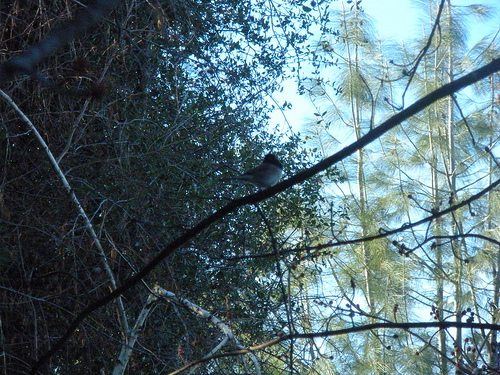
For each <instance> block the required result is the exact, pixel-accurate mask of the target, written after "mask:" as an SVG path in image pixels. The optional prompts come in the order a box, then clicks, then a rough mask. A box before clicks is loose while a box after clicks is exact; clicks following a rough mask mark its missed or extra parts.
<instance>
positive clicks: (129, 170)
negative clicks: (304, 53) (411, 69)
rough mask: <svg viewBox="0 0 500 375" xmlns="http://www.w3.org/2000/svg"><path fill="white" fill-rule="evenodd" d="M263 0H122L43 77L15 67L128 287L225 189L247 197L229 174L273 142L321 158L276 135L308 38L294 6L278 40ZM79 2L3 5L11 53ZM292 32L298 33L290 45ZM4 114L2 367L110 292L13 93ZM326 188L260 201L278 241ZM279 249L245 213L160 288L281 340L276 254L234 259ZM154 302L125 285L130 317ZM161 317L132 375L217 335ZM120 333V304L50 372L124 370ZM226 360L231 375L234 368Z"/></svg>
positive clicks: (156, 277)
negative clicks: (282, 95)
mask: <svg viewBox="0 0 500 375" xmlns="http://www.w3.org/2000/svg"><path fill="white" fill-rule="evenodd" d="M295 5H296V4H292V3H290V4H288V5H286V6H287V7H290V9H295V12H298V13H296V14H295V15H294V16H293V17H297V19H299V20H301V22H302V23H304V25H305V26H307V24H308V23H309V22H310V21H311V18H310V17H309V16H307V17H306V16H305V15H304V13H303V11H300V9H302V6H301V4H298V5H299V6H298V7H297V8H295ZM266 6H267V5H266V4H260V5H259V6H255V4H254V5H251V3H250V2H246V1H243V2H242V1H229V2H228V1H210V2H208V1H191V2H190V1H188V2H181V3H178V2H170V1H152V2H125V4H123V5H121V6H119V7H118V8H117V9H116V10H115V11H113V12H112V13H111V15H109V16H108V17H106V18H105V20H102V21H101V22H99V24H98V25H97V26H95V27H93V29H92V30H89V31H88V32H87V33H86V34H85V36H83V37H82V38H80V39H77V40H74V41H73V42H71V43H70V44H69V45H68V46H66V47H63V48H62V49H61V50H59V51H58V52H57V53H56V54H54V55H53V56H51V57H50V58H48V59H46V60H45V61H44V62H43V63H42V64H39V65H38V66H37V67H36V69H37V74H38V78H36V77H26V76H23V77H18V78H17V79H16V80H15V81H13V82H11V83H10V86H8V87H7V88H6V91H7V92H8V93H9V95H10V96H11V97H12V98H13V100H14V101H15V102H16V103H17V104H18V105H19V107H20V108H21V109H22V110H23V111H24V113H25V114H26V115H27V116H28V117H29V118H30V119H31V121H32V122H33V123H34V124H35V126H36V127H37V129H38V130H39V132H40V133H41V134H42V136H43V137H44V139H45V140H46V142H47V144H48V145H49V148H50V150H51V152H52V153H53V154H54V156H55V157H56V158H59V157H60V167H61V169H62V170H63V172H64V173H65V175H66V177H67V179H68V180H69V182H70V184H71V186H72V188H73V190H74V192H75V194H76V196H77V197H78V199H79V200H80V202H81V203H82V206H83V208H84V209H85V211H86V212H87V214H88V216H89V217H90V218H91V221H92V223H93V225H94V226H95V229H96V231H97V232H98V236H99V238H100V240H101V242H102V244H103V246H104V249H105V251H106V255H107V257H108V262H109V264H110V266H111V269H112V271H113V273H114V275H115V277H116V280H117V282H118V284H121V283H122V282H123V281H124V280H125V279H127V278H128V277H130V276H131V275H133V274H134V273H135V271H136V270H137V269H140V268H141V267H142V266H144V265H145V264H146V263H147V262H148V261H149V260H150V259H151V258H152V257H154V256H155V255H156V254H157V253H158V252H159V251H160V250H161V249H162V247H163V246H164V245H165V244H166V243H168V241H170V240H171V239H172V238H173V237H174V236H176V235H179V234H180V233H182V232H183V231H184V230H185V229H187V228H189V227H191V226H192V225H194V224H195V223H197V222H198V221H199V220H201V219H202V218H204V217H206V216H207V215H208V214H210V213H212V212H213V211H214V210H216V209H217V208H219V207H220V206H221V205H223V204H224V203H225V202H227V200H228V199H233V198H235V197H237V196H240V195H243V194H247V193H249V192H250V191H251V190H249V189H246V188H245V187H236V186H234V185H229V184H228V183H227V181H224V180H223V178H225V177H230V176H233V175H234V174H235V173H236V171H235V169H237V170H243V169H245V168H246V167H248V166H249V165H251V164H253V163H255V162H257V161H260V159H261V157H262V156H263V155H264V154H265V153H266V152H269V151H271V150H272V151H273V152H275V153H277V154H278V155H279V157H280V159H281V160H282V161H283V163H284V164H285V165H286V174H288V175H290V174H292V173H294V172H296V171H297V170H299V169H300V168H302V167H303V166H305V165H306V164H307V160H308V159H307V155H304V154H301V153H300V145H299V142H298V138H293V137H291V136H289V135H286V134H283V135H282V134H280V135H272V134H270V133H268V131H267V125H268V124H267V121H268V117H267V112H268V110H269V108H268V105H267V103H266V101H265V97H266V95H267V94H269V93H272V92H273V91H274V90H275V89H276V88H277V87H278V83H279V82H280V79H281V77H282V76H283V74H284V73H283V69H284V64H285V60H286V59H285V56H286V55H287V54H289V53H290V51H292V50H293V49H292V48H291V47H293V48H294V50H295V53H296V52H297V51H298V48H299V46H300V42H301V41H302V40H303V39H304V35H303V34H301V33H304V31H303V30H301V31H299V32H298V33H295V32H294V31H292V30H293V28H292V27H291V26H290V25H289V23H290V22H291V20H290V17H291V14H293V13H289V14H288V15H287V19H284V22H283V23H282V24H281V25H280V24H279V23H278V24H274V25H273V27H274V29H273V30H275V31H276V30H277V28H281V31H282V33H283V34H282V35H279V36H278V35H276V34H273V32H271V25H270V21H269V17H268V14H269V12H270V10H269V9H267V8H266ZM77 9H78V5H77V4H76V3H73V2H65V1H56V2H44V1H41V2H36V3H34V2H27V3H26V2H22V1H12V2H9V3H5V2H4V3H2V5H1V14H0V26H1V29H0V32H1V33H2V36H1V37H0V39H1V40H2V51H3V52H4V58H11V57H13V56H15V55H16V54H17V53H18V52H19V51H22V50H25V49H26V48H27V47H28V46H29V45H32V44H33V43H35V42H36V41H37V40H39V39H40V38H41V37H43V36H44V35H46V34H47V33H48V32H49V31H50V30H52V29H53V27H55V26H56V25H59V24H60V23H61V19H60V18H61V17H63V18H68V17H70V16H72V15H74V14H75V13H76V11H77ZM304 9H305V8H304ZM307 12H308V13H309V12H310V9H308V10H307ZM279 16H280V15H279ZM277 20H278V18H276V19H273V21H272V22H276V21H277ZM285 37H286V38H287V42H286V43H281V42H283V41H282V40H281V41H280V40H278V39H279V38H285ZM292 44H293V45H292ZM270 46H272V48H270ZM40 77H43V78H40ZM0 108H1V113H2V127H1V134H2V140H1V145H0V152H1V154H2V155H4V158H3V166H2V167H3V169H2V171H3V172H2V184H1V185H0V215H1V221H0V241H1V244H2V248H1V253H0V284H1V286H0V293H1V299H0V301H1V305H0V306H1V310H2V322H3V325H2V330H3V331H2V338H3V340H4V341H3V342H2V345H3V347H2V350H4V351H5V353H7V356H6V357H5V358H7V359H6V361H5V362H2V364H1V366H6V368H3V367H2V370H3V372H8V373H25V372H27V371H28V369H29V367H30V365H31V364H32V361H34V360H36V358H37V357H38V356H40V355H41V354H43V353H44V352H45V351H46V350H47V349H48V348H49V347H50V346H51V345H52V344H53V342H54V338H57V337H60V336H61V335H62V334H63V332H64V331H65V329H66V327H67V326H68V325H69V323H70V322H71V321H72V319H73V318H74V315H75V314H77V313H78V312H79V311H81V310H83V309H84V308H85V306H87V305H88V304H89V303H90V302H92V301H95V300H96V299H97V298H99V297H101V296H102V295H104V294H106V293H107V292H108V291H109V288H110V285H109V279H108V277H107V275H106V273H105V272H104V270H103V266H102V264H101V259H100V256H99V253H98V252H97V250H96V247H95V244H94V243H93V241H92V239H91V237H90V236H89V233H88V230H87V229H86V227H85V225H84V221H83V220H82V218H81V217H79V215H78V213H77V210H76V209H75V208H74V206H73V204H72V202H71V200H70V198H69V197H68V194H67V193H66V192H65V191H64V189H63V188H62V185H61V183H60V181H59V180H58V178H57V175H56V173H55V172H54V170H53V168H52V166H51V165H50V163H49V161H48V158H47V155H46V154H45V152H44V151H43V150H42V148H41V146H40V145H39V144H38V142H37V141H36V139H35V138H34V137H33V135H32V134H31V133H30V132H28V128H27V126H26V124H25V123H24V122H23V121H22V120H21V119H20V118H19V116H18V114H17V113H16V112H15V111H14V110H13V109H12V108H11V107H9V106H8V105H7V104H6V103H5V102H3V101H2V102H0ZM317 191H318V189H317V187H316V185H315V184H314V183H313V182H311V183H310V184H309V185H304V187H303V188H301V189H300V190H299V189H298V190H294V191H290V192H287V193H286V194H283V195H281V196H278V197H275V198H273V199H271V200H269V201H266V202H265V203H263V204H262V205H261V208H262V211H263V212H264V215H265V216H266V218H267V219H268V220H269V222H270V223H271V226H272V231H273V235H274V236H275V237H276V238H277V245H278V246H279V247H281V246H283V244H284V241H285V239H286V231H288V230H291V229H290V228H292V230H293V228H300V227H301V226H303V225H304V221H307V220H310V219H311V217H312V216H313V215H314V204H315V203H314V202H316V201H317V199H318V196H317ZM304 206H305V207H308V208H307V210H305V211H304V210H303V208H304ZM266 253H268V254H271V255H272V254H273V253H274V250H273V247H272V246H271V238H270V235H269V230H268V228H267V227H266V225H265V224H264V221H263V218H262V216H261V215H260V214H259V213H258V212H257V211H256V210H255V209H254V208H252V207H246V208H244V209H242V210H240V211H239V212H238V213H236V214H234V215H232V216H230V217H228V218H227V219H226V220H223V221H221V222H219V223H217V225H215V226H213V227H212V228H210V230H208V231H207V232H205V233H204V235H203V236H200V237H198V238H195V239H194V240H193V241H192V242H191V243H189V245H188V246H186V247H184V248H182V249H179V251H178V252H177V253H176V254H174V256H172V257H170V258H169V259H168V260H167V262H165V263H164V264H162V265H161V266H160V267H158V268H157V269H156V270H155V271H154V272H153V273H152V274H151V275H150V276H149V277H148V279H147V280H146V282H147V283H148V285H150V286H152V285H153V284H155V283H158V284H160V285H161V286H162V287H164V288H165V289H168V290H171V291H172V292H174V293H178V294H179V295H181V296H183V297H185V298H188V299H189V300H191V301H192V302H194V303H197V304H198V305H200V306H202V307H203V308H204V309H206V310H209V311H211V312H213V314H216V315H217V316H218V317H219V318H221V319H227V320H228V321H229V322H231V327H232V329H234V330H235V332H238V333H243V332H244V333H245V334H244V335H240V340H242V341H245V342H244V343H245V344H251V343H254V342H258V341H259V340H261V339H264V338H267V337H268V333H269V332H268V331H269V330H270V329H271V327H270V323H269V322H268V319H269V312H271V311H272V312H276V311H279V310H280V309H283V307H282V297H281V296H280V294H279V293H277V292H273V293H274V294H272V295H271V293H270V290H269V288H271V287H273V288H274V289H275V290H279V289H278V288H277V286H276V281H272V282H271V281H268V282H263V281H262V280H263V279H265V278H267V277H268V275H269V274H271V275H273V273H274V272H276V270H275V258H274V257H272V256H270V257H267V258H257V259H251V258H250V259H245V260H243V259H241V260H238V259H237V258H238V257H241V256H243V255H251V254H266ZM147 295H148V290H147V289H146V288H145V287H144V286H142V285H141V286H137V287H136V288H133V290H130V291H128V292H127V293H126V294H125V296H124V301H125V307H126V312H127V314H128V318H129V320H130V322H129V323H130V324H131V325H133V323H134V319H135V318H136V317H137V315H138V313H139V311H140V310H141V308H142V307H143V304H144V302H145V300H146V298H147ZM146 326H147V327H146V328H145V329H144V332H142V333H143V336H141V338H140V342H141V345H140V346H139V347H138V348H137V349H138V352H137V353H135V354H134V356H133V357H132V360H131V361H132V362H131V366H133V368H134V373H135V374H156V373H158V372H159V371H167V370H173V369H176V368H178V367H180V366H182V365H183V364H184V363H185V361H191V360H194V359H197V358H200V357H201V356H203V355H205V354H206V353H207V352H208V351H209V350H210V349H211V348H213V346H215V345H216V343H217V339H216V337H217V335H219V334H220V332H219V331H218V329H216V328H215V327H213V326H210V325H209V324H207V322H206V321H200V319H199V318H198V317H196V316H194V315H193V314H192V313H190V312H188V311H186V310H185V309H183V308H179V307H175V308H174V307H172V306H171V305H169V304H167V303H165V304H163V305H161V306H160V307H159V308H158V309H156V310H155V311H154V313H153V315H152V316H151V318H150V320H148V322H147V324H146ZM122 341H123V335H122V332H120V326H119V319H118V317H117V312H116V306H115V305H114V304H111V305H108V306H106V307H105V308H103V309H100V310H98V311H97V312H96V313H95V314H93V315H92V316H91V317H90V318H89V319H87V320H86V323H85V324H83V325H82V326H81V327H80V328H79V329H78V331H77V332H76V333H75V334H74V335H73V336H72V338H71V339H70V341H69V342H68V343H67V345H66V346H65V347H64V350H61V351H59V352H58V353H57V355H56V356H54V357H52V358H51V360H50V363H49V364H48V366H49V367H50V369H51V370H53V369H55V368H56V367H57V368H58V371H59V372H60V373H72V374H84V373H85V374H87V373H98V372H100V371H101V370H103V371H105V372H109V371H111V370H112V368H113V366H114V361H115V360H116V358H117V356H118V353H119V350H120V345H121V343H122ZM181 349H182V350H181ZM181 351H182V353H183V354H182V355H181V354H180V352H181ZM238 363H239V362H238V361H235V363H234V366H235V367H234V369H233V370H234V371H237V370H236V369H237V368H238V366H239V364H238ZM225 366H228V368H231V361H228V362H227V363H226V365H225ZM215 367H217V366H215ZM212 368H214V367H212ZM45 370H46V372H49V370H48V369H47V368H46V369H45ZM45 370H44V371H45ZM233 370H228V373H236V372H233ZM207 371H208V370H207ZM209 372H211V373H221V372H220V371H219V370H217V369H214V370H213V371H209ZM207 373H208V372H207Z"/></svg>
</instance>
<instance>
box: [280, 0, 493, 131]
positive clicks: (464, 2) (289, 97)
mask: <svg viewBox="0 0 500 375" xmlns="http://www.w3.org/2000/svg"><path fill="white" fill-rule="evenodd" d="M342 1H344V2H345V0H338V1H333V2H331V6H332V7H335V6H338V7H340V4H341V3H342ZM417 2H418V1H417V0H363V1H362V7H363V9H364V10H365V12H366V13H367V14H368V15H369V16H370V17H371V18H372V20H373V21H374V26H375V29H376V30H377V33H378V34H379V37H380V39H381V40H387V39H393V40H394V41H396V42H399V43H404V42H405V41H406V40H410V39H411V38H412V36H415V33H418V32H419V29H420V28H421V25H420V22H419V19H418V14H419V11H418V9H417V5H416V3H417ZM452 4H453V5H455V6H468V5H471V4H484V5H488V6H490V7H491V8H494V9H495V11H494V12H493V14H492V17H491V19H490V21H489V22H477V23H475V24H474V27H471V28H470V43H471V45H472V44H475V43H477V42H478V41H479V40H480V39H481V38H483V37H485V36H487V35H494V34H495V33H496V32H497V31H498V30H499V27H500V1H499V0H478V1H472V0H455V1H452ZM296 86H297V85H296V83H295V82H289V83H287V84H286V85H285V89H284V90H283V92H282V93H276V94H275V95H273V97H274V98H275V100H276V101H277V103H279V104H283V103H284V102H285V101H286V102H291V103H292V104H293V108H292V109H291V110H288V111H286V112H285V114H286V120H287V121H288V123H289V124H290V125H291V126H292V128H293V129H294V130H295V131H300V129H301V128H303V126H304V125H307V124H308V123H310V122H311V121H312V120H313V119H314V115H313V112H314V109H313V108H312V106H311V105H310V103H309V100H308V99H307V97H301V96H299V95H298V94H297V88H296ZM406 104H407V105H408V104H411V103H406ZM271 124H272V125H274V124H286V121H285V119H284V118H283V114H282V113H281V112H280V111H275V112H274V113H273V114H272V117H271Z"/></svg>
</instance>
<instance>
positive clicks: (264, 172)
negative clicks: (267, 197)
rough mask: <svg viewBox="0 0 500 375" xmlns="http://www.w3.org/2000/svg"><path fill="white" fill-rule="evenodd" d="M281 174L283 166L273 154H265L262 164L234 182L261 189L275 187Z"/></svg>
mask: <svg viewBox="0 0 500 375" xmlns="http://www.w3.org/2000/svg"><path fill="white" fill-rule="evenodd" d="M282 174H283V165H282V164H281V163H280V162H279V160H278V158H277V157H276V155H274V154H267V155H266V156H265V157H264V161H263V162H262V164H260V165H258V166H256V167H255V168H252V169H250V170H248V171H246V172H245V173H243V174H242V175H240V176H238V177H234V178H233V179H234V180H240V181H244V182H248V183H249V184H252V185H254V186H257V187H258V188H261V189H266V188H268V187H271V186H273V185H276V184H277V183H278V181H279V180H280V178H281V175H282Z"/></svg>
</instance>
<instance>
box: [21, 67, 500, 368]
mask: <svg viewBox="0 0 500 375" xmlns="http://www.w3.org/2000/svg"><path fill="white" fill-rule="evenodd" d="M497 71H500V58H497V59H494V60H493V61H491V62H490V63H489V64H486V65H484V66H483V67H481V68H479V69H477V70H475V71H473V72H471V73H469V74H466V75H465V76H463V77H461V78H459V79H457V80H455V81H452V82H450V83H447V84H446V85H444V86H441V87H440V88H438V89H436V90H434V91H433V92H431V93H429V94H427V95H426V96H424V97H422V98H421V99H419V100H417V101H416V102H415V103H413V104H412V105H410V106H409V107H408V108H406V109H404V110H402V111H401V112H399V113H397V114H396V115H394V116H392V117H391V118H390V119H388V120H386V121H385V122H383V123H382V124H381V125H379V126H378V127H376V128H374V129H373V130H372V131H370V132H368V133H367V134H365V135H364V136H363V137H361V138H359V139H358V140H357V141H355V142H353V143H352V144H350V145H349V146H347V147H345V148H344V149H342V150H340V151H339V152H337V153H335V154H334V155H332V156H330V157H328V158H326V159H324V160H322V161H320V162H319V163H318V164H316V165H314V166H312V167H311V168H308V169H305V170H303V171H302V172H299V173H297V174H296V175H294V176H292V177H290V178H289V179H287V180H285V181H282V182H280V183H279V184H277V185H275V186H273V187H271V188H269V189H266V190H263V191H259V192H258V193H255V194H251V195H248V196H246V197H242V198H239V199H236V200H233V201H231V202H229V203H228V204H227V205H225V206H223V207H221V208H220V209H218V210H217V211H215V212H214V213H213V214H212V215H210V216H208V217H206V218H205V219H203V220H201V221H200V222H199V223H198V224H196V225H195V226H194V227H192V228H191V229H189V230H187V231H186V232H184V233H183V234H181V235H180V236H178V237H177V238H175V239H173V240H172V241H171V242H170V243H169V244H168V245H166V246H165V248H164V249H163V250H162V251H161V252H160V253H159V254H158V255H157V256H156V257H154V258H153V259H152V260H151V261H150V262H149V263H148V264H147V265H146V266H144V267H143V268H142V269H141V270H139V271H138V272H137V273H136V274H135V275H134V276H132V277H131V278H129V279H127V280H126V281H125V282H124V283H123V284H122V285H121V286H119V287H118V288H116V289H115V290H113V291H112V292H110V293H109V294H107V295H106V296H104V297H102V298H101V299H98V300H96V301H94V302H93V303H91V304H90V305H88V306H87V308H85V309H84V310H83V311H82V312H80V313H79V314H78V315H77V317H76V318H75V320H74V321H73V322H72V323H71V324H70V325H69V326H68V329H67V330H66V332H65V333H64V335H63V336H61V337H60V338H59V340H57V341H56V342H55V343H54V345H53V346H52V347H51V348H50V349H49V350H48V351H47V352H45V354H43V355H42V356H41V357H40V358H39V360H38V361H37V362H36V363H35V364H34V365H33V367H32V369H31V371H30V373H31V374H36V373H37V371H38V369H39V368H40V367H41V366H42V365H43V364H45V363H46V362H47V361H48V360H49V358H50V357H51V356H52V355H53V354H54V353H55V352H57V351H58V350H59V349H60V348H62V346H63V345H64V343H65V342H66V341H67V340H68V339H69V338H70V337H71V335H72V334H73V332H74V331H75V330H76V329H77V328H78V326H79V325H80V324H81V323H82V322H83V321H84V320H85V319H86V317H87V316H88V315H90V314H91V313H92V312H94V311H96V310H97V309H99V308H101V307H103V306H105V305H106V304H108V303H109V302H110V301H112V300H114V299H115V298H117V297H118V296H120V295H121V294H122V293H124V292H125V291H127V290H129V289H130V288H132V287H133V286H134V285H136V284H137V283H139V282H140V281H141V280H142V279H143V278H144V277H145V276H146V275H148V274H149V273H150V272H151V271H152V270H153V269H155V268H156V266H158V265H159V264H160V263H161V262H163V260H165V258H167V257H168V256H169V255H170V254H172V253H173V252H174V251H175V250H176V249H178V248H179V247H180V246H182V245H183V244H185V243H186V242H188V241H189V240H191V239H192V238H194V237H195V236H197V235H199V234H200V233H201V232H203V231H204V230H205V229H207V228H209V227H210V226H211V225H212V224H213V223H215V222H216V221H218V220H220V219H222V218H224V217H225V216H227V215H228V214H230V213H232V212H235V211H236V210H237V209H238V208H240V207H242V206H245V205H248V204H255V203H258V202H261V201H263V200H265V199H267V198H270V197H272V196H273V195H275V194H277V193H280V192H282V191H284V190H286V189H288V188H289V187H291V186H294V185H297V184H300V183H301V182H304V181H305V180H307V179H308V178H311V177H312V176H314V175H316V174H318V173H320V172H323V171H325V170H326V169H328V168H330V167H331V166H332V165H334V164H335V163H337V162H339V161H341V160H343V159H345V158H346V157H348V156H350V155H352V154H353V153H355V152H356V151H357V150H360V149H362V148H363V147H366V146H367V145H368V144H370V143H371V142H373V141H375V140H376V139H378V138H379V137H380V136H382V135H383V134H385V133H387V132H388V131H389V130H391V129H393V128H395V127H396V126H398V125H399V124H401V123H402V122H403V121H405V120H407V119H409V118H410V117H411V116H414V115H415V114H417V113H418V112H420V111H422V110H423V109H424V108H426V107H427V106H429V105H431V104H432V103H434V102H436V101H438V100H440V99H443V98H445V97H446V96H448V95H451V94H453V93H455V92H457V91H460V90H461V89H463V88H465V87H467V86H469V85H472V84H473V83H476V82H478V81H480V80H481V79H483V78H486V77H487V76H489V75H491V74H493V73H495V72H497ZM497 184H500V180H499V181H497ZM457 206H458V205H457ZM457 206H453V207H455V209H456V208H457ZM448 212H450V209H446V210H443V211H441V212H440V213H439V215H440V216H442V215H444V214H446V213H448ZM436 215H437V214H435V215H433V216H432V217H430V219H429V220H432V218H433V217H436ZM418 223H421V222H418ZM397 231H401V229H400V230H397Z"/></svg>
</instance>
